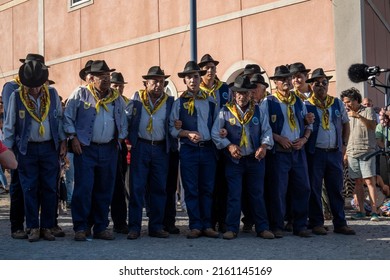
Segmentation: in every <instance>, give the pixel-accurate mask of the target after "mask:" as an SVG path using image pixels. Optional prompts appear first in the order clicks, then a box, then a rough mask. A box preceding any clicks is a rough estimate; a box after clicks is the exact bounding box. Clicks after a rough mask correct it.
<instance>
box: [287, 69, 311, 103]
mask: <svg viewBox="0 0 390 280" xmlns="http://www.w3.org/2000/svg"><path fill="white" fill-rule="evenodd" d="M289 70H290V73H291V74H292V76H291V77H292V84H293V86H294V90H295V94H296V95H297V96H298V97H299V98H300V99H301V100H302V101H305V100H306V99H308V98H309V97H310V96H311V95H312V93H313V90H312V88H311V87H310V85H309V84H307V83H306V80H307V79H308V78H309V72H310V69H306V67H305V65H304V64H303V63H301V62H296V63H293V64H291V65H290V66H289Z"/></svg>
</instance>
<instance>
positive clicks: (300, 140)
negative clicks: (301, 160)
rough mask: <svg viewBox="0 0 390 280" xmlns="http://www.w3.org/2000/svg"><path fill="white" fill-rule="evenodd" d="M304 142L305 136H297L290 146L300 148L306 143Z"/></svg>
mask: <svg viewBox="0 0 390 280" xmlns="http://www.w3.org/2000/svg"><path fill="white" fill-rule="evenodd" d="M306 142H307V140H306V138H304V137H303V138H298V139H296V140H295V141H294V142H293V144H292V147H293V149H294V150H300V149H302V147H303V146H304V145H305V144H306Z"/></svg>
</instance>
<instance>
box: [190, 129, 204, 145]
mask: <svg viewBox="0 0 390 280" xmlns="http://www.w3.org/2000/svg"><path fill="white" fill-rule="evenodd" d="M187 137H188V139H190V141H191V142H193V143H198V142H199V141H201V140H202V135H201V134H200V133H199V132H198V131H190V132H188V135H187Z"/></svg>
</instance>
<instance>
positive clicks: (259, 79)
mask: <svg viewBox="0 0 390 280" xmlns="http://www.w3.org/2000/svg"><path fill="white" fill-rule="evenodd" d="M250 82H251V83H252V84H255V85H256V88H255V89H254V90H253V91H252V97H253V100H254V101H255V102H256V103H257V104H260V103H261V102H262V101H263V100H264V98H265V97H266V96H267V95H268V92H267V91H266V89H267V88H268V87H269V84H268V83H266V82H265V80H264V77H263V75H261V74H259V73H256V74H253V75H252V77H251V78H250Z"/></svg>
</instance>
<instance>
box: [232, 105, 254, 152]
mask: <svg viewBox="0 0 390 280" xmlns="http://www.w3.org/2000/svg"><path fill="white" fill-rule="evenodd" d="M226 108H228V109H229V111H230V112H231V113H232V114H233V116H234V117H235V118H236V119H237V120H238V122H239V123H240V124H241V140H240V147H242V146H245V147H248V144H249V140H248V136H247V134H246V131H245V125H246V124H247V123H249V121H250V120H251V119H252V117H253V115H254V113H255V103H254V102H253V101H251V102H250V103H249V108H248V110H246V112H245V113H244V116H242V115H241V113H240V112H239V110H238V108H237V104H236V103H234V102H230V103H226Z"/></svg>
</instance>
